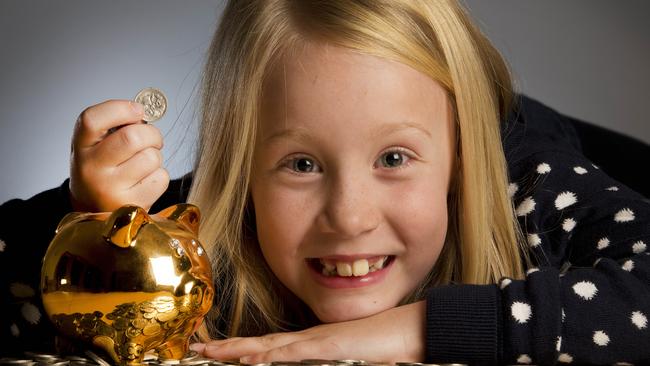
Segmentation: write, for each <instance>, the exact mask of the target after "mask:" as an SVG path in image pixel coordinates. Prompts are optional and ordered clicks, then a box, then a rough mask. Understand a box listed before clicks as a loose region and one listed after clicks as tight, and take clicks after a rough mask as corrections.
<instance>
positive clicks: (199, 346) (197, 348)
mask: <svg viewBox="0 0 650 366" xmlns="http://www.w3.org/2000/svg"><path fill="white" fill-rule="evenodd" d="M190 349H191V350H192V351H195V352H198V353H203V350H205V343H192V344H190Z"/></svg>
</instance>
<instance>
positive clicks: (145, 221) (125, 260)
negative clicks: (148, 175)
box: [41, 204, 214, 365]
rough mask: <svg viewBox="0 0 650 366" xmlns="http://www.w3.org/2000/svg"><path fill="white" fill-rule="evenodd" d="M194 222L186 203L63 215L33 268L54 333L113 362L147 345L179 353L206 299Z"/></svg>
mask: <svg viewBox="0 0 650 366" xmlns="http://www.w3.org/2000/svg"><path fill="white" fill-rule="evenodd" d="M199 220H200V213H199V209H198V208H197V207H196V206H194V205H190V204H178V205H174V206H171V207H169V208H167V209H165V210H162V211H160V212H159V213H158V214H155V215H151V216H150V215H149V214H147V212H146V211H145V210H144V209H142V208H140V207H137V206H130V205H129V206H123V207H121V208H119V209H117V210H116V211H114V212H112V213H111V212H105V213H77V212H75V213H71V214H68V215H67V216H66V217H64V218H63V220H61V222H60V223H59V226H58V228H57V230H56V235H55V237H54V239H53V240H52V242H51V243H50V246H49V248H48V250H47V253H46V254H45V258H44V259H43V270H42V273H41V293H42V298H43V305H44V307H45V311H46V313H47V315H48V317H49V318H50V320H51V321H52V322H53V323H54V325H55V327H56V328H57V329H58V331H59V333H60V334H61V335H63V336H64V337H66V338H70V339H75V340H77V341H79V340H80V341H85V342H87V343H88V344H92V345H94V346H95V347H98V348H100V349H103V350H104V351H105V352H106V354H107V355H108V356H110V357H111V358H112V359H113V360H114V361H115V362H116V363H118V364H121V365H131V364H138V363H141V362H142V360H143V357H144V353H145V352H146V351H149V350H155V351H156V352H157V353H158V357H159V358H161V359H170V360H174V359H180V358H182V357H183V355H184V354H185V353H186V352H187V351H188V343H189V337H190V336H191V335H192V333H193V332H194V331H196V329H197V328H198V327H199V325H200V324H201V322H202V320H203V317H204V316H205V314H206V313H207V312H208V310H209V309H210V306H212V300H213V297H214V287H213V284H212V276H211V270H210V262H209V259H208V257H207V254H206V253H205V250H204V249H203V247H202V246H201V244H200V243H199V241H198V239H197V236H198V228H199Z"/></svg>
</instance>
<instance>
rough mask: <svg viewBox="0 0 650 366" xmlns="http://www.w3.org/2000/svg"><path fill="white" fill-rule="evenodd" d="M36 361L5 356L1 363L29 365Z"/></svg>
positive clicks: (0, 360)
mask: <svg viewBox="0 0 650 366" xmlns="http://www.w3.org/2000/svg"><path fill="white" fill-rule="evenodd" d="M32 363H35V362H34V361H33V360H27V359H15V358H3V359H0V365H21V366H23V365H29V364H32Z"/></svg>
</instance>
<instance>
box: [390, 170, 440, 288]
mask: <svg viewBox="0 0 650 366" xmlns="http://www.w3.org/2000/svg"><path fill="white" fill-rule="evenodd" d="M403 192H406V193H403V194H402V195H401V196H400V199H399V200H395V204H393V206H392V207H393V209H392V210H391V212H392V217H393V219H392V220H391V221H393V223H394V225H393V226H394V227H395V230H396V231H397V235H399V237H400V239H401V240H402V241H403V243H405V245H406V247H407V261H408V262H409V263H408V264H409V267H411V270H413V271H414V272H413V274H415V273H417V274H418V276H415V277H422V276H424V275H426V274H427V273H428V272H429V270H430V269H431V268H432V267H433V265H434V264H435V262H436V260H437V258H438V256H439V255H440V251H441V250H442V247H443V245H444V241H445V236H446V233H447V223H448V216H447V214H448V213H447V191H446V186H444V185H443V184H442V182H438V181H436V180H435V179H430V180H424V181H420V182H418V183H415V184H413V185H411V186H410V187H408V189H405V190H403Z"/></svg>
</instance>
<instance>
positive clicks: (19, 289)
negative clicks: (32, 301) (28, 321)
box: [9, 282, 34, 297]
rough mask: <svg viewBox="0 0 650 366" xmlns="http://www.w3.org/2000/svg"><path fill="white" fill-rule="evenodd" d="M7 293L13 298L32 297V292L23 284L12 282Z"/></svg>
mask: <svg viewBox="0 0 650 366" xmlns="http://www.w3.org/2000/svg"><path fill="white" fill-rule="evenodd" d="M9 291H11V294H12V295H14V296H15V297H32V296H34V290H33V289H32V288H31V287H29V286H27V285H25V284H24V283H20V282H14V283H12V284H11V285H10V286H9Z"/></svg>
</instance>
